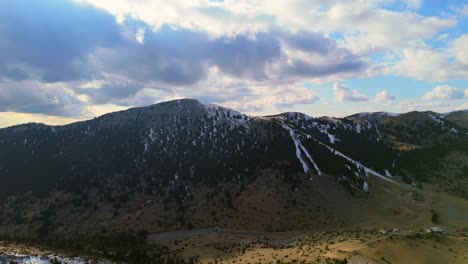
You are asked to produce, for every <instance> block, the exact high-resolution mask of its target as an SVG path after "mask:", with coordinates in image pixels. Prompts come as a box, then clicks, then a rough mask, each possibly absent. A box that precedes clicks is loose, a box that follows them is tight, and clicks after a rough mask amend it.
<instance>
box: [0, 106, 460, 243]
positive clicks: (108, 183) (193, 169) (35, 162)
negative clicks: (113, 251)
mask: <svg viewBox="0 0 468 264" xmlns="http://www.w3.org/2000/svg"><path fill="white" fill-rule="evenodd" d="M467 139H468V137H467V130H466V129H465V128H463V127H461V126H460V125H458V123H456V122H452V121H450V120H447V119H445V118H444V117H443V116H442V115H439V114H436V113H432V112H411V113H407V114H401V115H394V114H388V113H366V114H357V115H353V116H350V117H346V118H342V119H337V118H330V117H320V118H313V117H310V116H307V115H304V114H301V113H283V114H278V115H274V116H265V117H251V116H246V115H244V114H242V113H239V112H237V111H234V110H231V109H226V108H223V107H220V106H216V105H206V104H203V103H201V102H199V101H197V100H192V99H183V100H175V101H170V102H164V103H159V104H156V105H152V106H149V107H141V108H133V109H129V110H126V111H121V112H115V113H111V114H107V115H104V116H101V117H98V118H95V119H93V120H89V121H84V122H79V123H74V124H70V125H65V126H47V125H43V124H26V125H19V126H14V127H9V128H5V129H0V193H1V194H2V197H0V198H1V199H2V203H1V207H0V222H1V228H0V233H3V234H9V235H13V234H14V235H20V236H26V237H34V236H39V237H63V236H65V237H74V236H78V235H79V236H94V235H104V236H106V235H110V234H112V233H114V232H117V231H129V232H133V233H136V232H140V231H144V232H150V233H155V232H161V231H167V230H175V229H184V228H203V227H213V226H223V227H231V228H238V229H243V230H273V231H274V230H294V229H305V228H306V229H310V228H312V227H314V228H334V227H343V226H346V222H345V220H344V219H346V215H348V214H349V213H350V212H349V210H348V209H349V208H359V207H360V205H359V204H361V202H360V201H369V203H370V204H374V203H375V202H376V201H379V200H386V199H391V197H392V196H393V195H396V194H391V193H389V194H388V195H390V197H389V196H388V195H387V196H383V197H381V198H379V199H376V192H377V190H381V188H384V190H388V189H391V188H394V187H392V186H400V185H402V184H403V186H404V185H406V183H408V184H414V185H421V184H423V185H424V186H426V185H427V186H428V187H429V186H432V187H431V188H435V190H438V191H444V192H449V193H452V194H455V195H459V196H462V197H465V198H467V197H466V192H465V191H464V190H466V189H465V188H464V186H468V185H467V183H468V177H467V176H466V172H467V170H466V168H467V167H466V164H468V162H467V160H468V153H466V150H467V149H468V148H464V147H463V146H466V144H467ZM434 149H437V150H439V151H438V152H435V151H433V150H434ZM447 160H450V161H451V162H447ZM450 164H451V165H450ZM463 164H465V165H463ZM447 166H448V167H447ZM444 171H445V172H447V173H443V172H444ZM402 181H404V182H406V183H402ZM408 186H409V187H410V185H408ZM398 188H399V187H398ZM405 192H406V191H405ZM448 199H452V198H448ZM337 201H342V202H341V204H337ZM396 202H402V203H403V201H400V200H397V201H396ZM412 203H417V201H413V202H412ZM374 206H375V204H374V205H372V206H371V205H369V207H368V208H367V209H365V210H363V209H359V210H361V211H360V212H361V214H362V215H368V216H369V217H370V218H366V217H364V218H363V221H369V224H372V225H377V224H379V223H383V222H382V221H383V219H384V218H388V219H390V220H388V222H386V225H392V221H397V222H398V221H401V220H402V219H406V217H409V215H407V214H403V215H401V214H396V215H395V216H394V217H389V216H387V215H386V213H385V212H379V213H371V212H372V211H373V209H372V208H373V207H374ZM405 206H406V207H407V208H406V209H401V208H400V209H398V210H403V211H405V210H409V211H415V209H414V208H413V209H410V208H411V206H413V205H412V204H407V205H405ZM356 210H358V209H356ZM389 210H390V209H389ZM392 210H393V209H392ZM423 210H424V211H425V212H426V213H427V214H430V211H431V205H430V204H427V205H425V206H424V209H423ZM398 219H400V220H398ZM424 219H426V220H427V219H429V216H428V217H426V218H424Z"/></svg>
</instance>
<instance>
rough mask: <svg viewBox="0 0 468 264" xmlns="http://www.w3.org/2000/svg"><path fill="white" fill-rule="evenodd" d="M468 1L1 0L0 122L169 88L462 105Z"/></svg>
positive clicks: (280, 100) (467, 75)
mask: <svg viewBox="0 0 468 264" xmlns="http://www.w3.org/2000/svg"><path fill="white" fill-rule="evenodd" d="M467 47H468V3H466V1H461V0H457V1H439V0H355V1H345V0H289V1H285V0H284V1H282V0H278V1H260V0H238V1H234V0H225V1H212V0H194V1H183V0H173V1H159V0H141V1H132V0H46V1H22V0H21V1H17V0H4V1H1V2H0V56H1V58H2V60H1V61H0V127H2V126H7V125H12V124H18V123H24V122H29V121H35V122H45V123H49V124H64V123H69V122H73V121H77V120H83V119H88V118H92V117H94V116H97V115H101V114H104V113H107V112H110V111H115V110H121V109H126V108H129V107H134V106H144V105H150V104H154V103H157V102H160V101H165V100H171V99H177V98H198V99H200V100H202V101H205V102H210V103H217V104H220V105H223V106H226V107H231V108H234V109H237V110H239V111H243V112H246V113H249V114H252V115H263V114H272V113H277V112H284V111H300V112H305V113H307V114H309V115H312V116H321V115H333V116H346V115H349V114H353V113H356V112H369V111H389V112H407V111H413V110H433V111H438V112H448V111H454V110H459V109H467V108H468V48H467Z"/></svg>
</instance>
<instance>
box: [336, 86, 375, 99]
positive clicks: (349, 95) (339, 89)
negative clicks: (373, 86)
mask: <svg viewBox="0 0 468 264" xmlns="http://www.w3.org/2000/svg"><path fill="white" fill-rule="evenodd" d="M333 93H334V94H335V100H337V101H338V102H347V101H351V102H359V101H369V99H368V98H367V97H366V96H365V95H363V94H360V93H359V92H358V91H356V90H350V89H348V88H347V87H346V86H345V85H343V84H339V83H334V84H333Z"/></svg>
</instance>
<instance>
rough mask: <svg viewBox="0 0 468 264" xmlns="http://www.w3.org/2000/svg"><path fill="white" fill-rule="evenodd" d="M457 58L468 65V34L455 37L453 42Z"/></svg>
mask: <svg viewBox="0 0 468 264" xmlns="http://www.w3.org/2000/svg"><path fill="white" fill-rule="evenodd" d="M452 48H453V53H454V56H455V58H456V59H457V60H458V61H459V62H460V63H461V64H464V65H467V66H468V34H464V35H462V36H460V37H459V38H457V39H455V40H454V41H453V43H452Z"/></svg>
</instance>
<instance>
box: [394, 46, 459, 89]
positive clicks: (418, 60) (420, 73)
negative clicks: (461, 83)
mask: <svg viewBox="0 0 468 264" xmlns="http://www.w3.org/2000/svg"><path fill="white" fill-rule="evenodd" d="M452 58H453V56H451V55H450V52H449V50H447V49H446V50H442V51H439V50H434V49H432V48H429V47H424V48H407V49H403V50H402V51H401V52H400V58H399V60H397V61H396V62H395V63H394V64H393V65H392V66H389V67H388V68H387V69H386V72H387V73H389V74H395V75H398V76H406V77H412V78H415V79H418V80H429V81H447V80H454V79H466V78H468V65H464V64H462V63H460V62H458V61H457V60H453V59H452Z"/></svg>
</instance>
